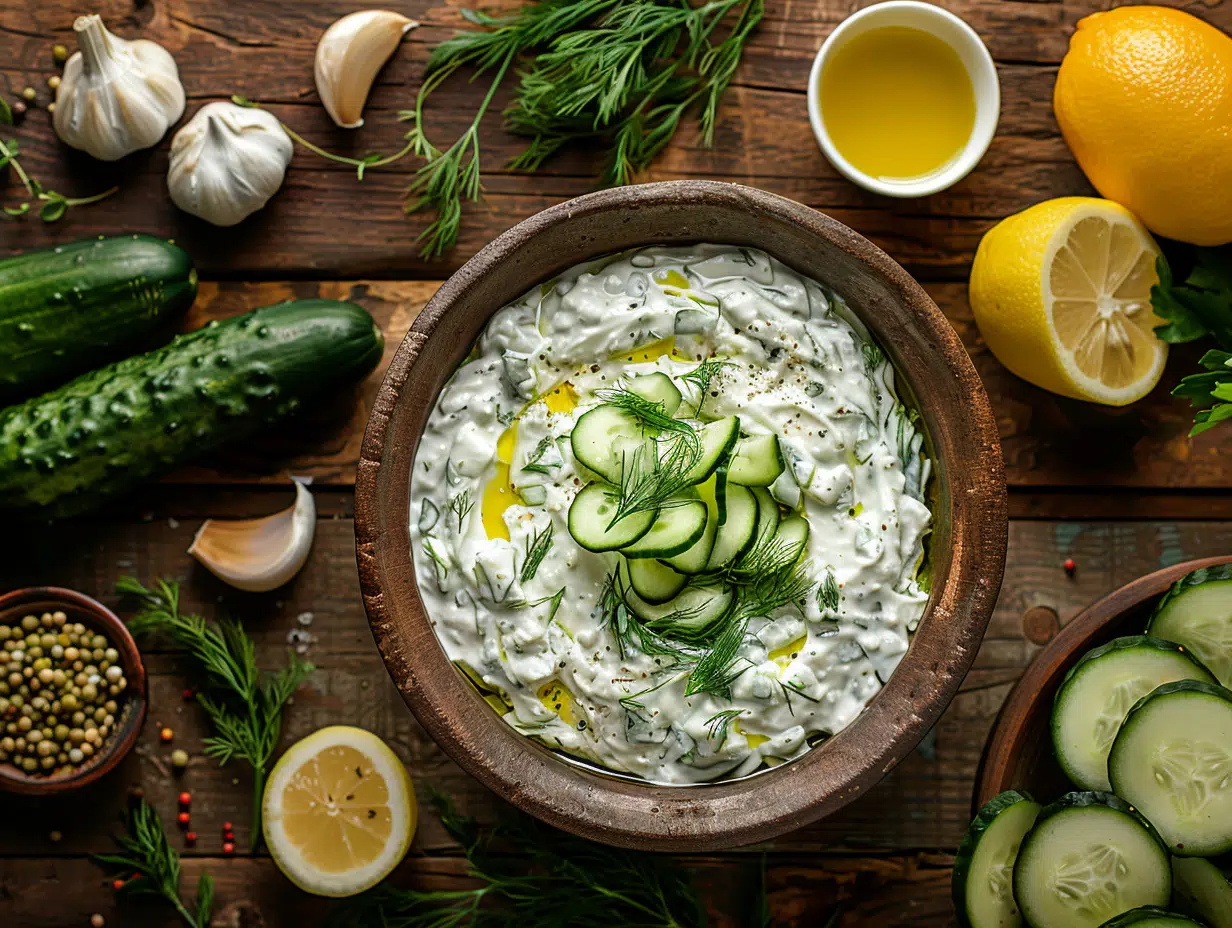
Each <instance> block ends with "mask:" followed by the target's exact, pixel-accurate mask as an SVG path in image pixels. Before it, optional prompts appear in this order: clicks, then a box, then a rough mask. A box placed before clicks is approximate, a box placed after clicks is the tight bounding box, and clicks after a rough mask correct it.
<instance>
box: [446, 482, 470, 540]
mask: <svg viewBox="0 0 1232 928" xmlns="http://www.w3.org/2000/svg"><path fill="white" fill-rule="evenodd" d="M474 508H475V503H474V502H473V501H472V500H471V491H470V488H469V487H467V488H465V489H463V490H462V492H461V493H459V494H458V495H457V496H455V497H453V498H452V499H450V500H449V511H450V512H452V513H453V517H454V521H455V522H456V523H457V525H458V531H459V532H460V531H462V522H463V521H464V520H465V519H466V517H467V516H468V515H470V514H471V510H472V509H474Z"/></svg>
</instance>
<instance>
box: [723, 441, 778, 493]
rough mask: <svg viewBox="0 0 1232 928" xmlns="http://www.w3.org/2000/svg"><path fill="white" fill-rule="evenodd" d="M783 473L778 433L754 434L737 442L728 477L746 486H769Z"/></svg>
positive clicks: (733, 481)
mask: <svg viewBox="0 0 1232 928" xmlns="http://www.w3.org/2000/svg"><path fill="white" fill-rule="evenodd" d="M781 473H783V452H782V450H780V448H779V437H778V436H777V435H754V436H753V437H752V438H743V439H741V440H740V441H738V442H737V443H736V447H735V450H734V451H732V459H731V466H730V467H729V468H728V472H727V479H728V480H730V481H731V482H732V483H738V484H740V485H741V486H746V487H768V486H770V484H772V483H774V481H776V480H778V479H779V474H781Z"/></svg>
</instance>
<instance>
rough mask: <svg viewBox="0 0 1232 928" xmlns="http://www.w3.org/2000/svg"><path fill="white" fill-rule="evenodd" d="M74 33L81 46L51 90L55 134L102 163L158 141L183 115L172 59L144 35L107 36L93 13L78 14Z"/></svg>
mask: <svg viewBox="0 0 1232 928" xmlns="http://www.w3.org/2000/svg"><path fill="white" fill-rule="evenodd" d="M73 31H74V32H76V33H77V43H78V44H79V45H80V46H81V50H80V51H78V52H75V53H74V54H73V56H72V57H71V58H69V60H68V62H67V63H66V64H65V66H64V74H63V75H62V76H61V77H60V86H59V87H58V88H57V89H56V112H55V120H54V123H53V124H54V125H55V129H56V135H58V136H60V138H61V139H62V140H63V141H64V143H65V144H66V145H70V146H72V147H73V148H79V149H81V150H82V151H85V152H88V153H90V154H91V155H93V156H94V157H95V158H98V159H99V160H101V161H116V160H118V159H120V158H123V157H124V156H125V155H128V154H131V153H132V152H135V151H139V150H140V149H142V148H150V147H151V146H153V145H157V144H158V143H159V141H160V140H161V139H162V137H163V136H164V135H166V134H167V129H168V128H170V127H171V125H172V124H173V123H174V122H175V121H176V120H177V119H179V118H180V117H181V116H182V115H184V85H183V84H181V83H180V72H179V69H178V68H177V67H176V65H175V59H174V58H172V57H171V54H170V53H169V52H168V51H167V50H166V49H165V48H163V47H162V46H161V45H158V44H157V43H155V42H151V41H149V40H148V39H136V40H134V41H129V40H127V39H121V38H120V37H119V36H115V35H112V34H111V33H110V32H108V31H107V29H106V27H105V26H103V20H102V18H101V17H99V16H97V15H90V16H79V17H78V18H77V20H76V22H74V23H73Z"/></svg>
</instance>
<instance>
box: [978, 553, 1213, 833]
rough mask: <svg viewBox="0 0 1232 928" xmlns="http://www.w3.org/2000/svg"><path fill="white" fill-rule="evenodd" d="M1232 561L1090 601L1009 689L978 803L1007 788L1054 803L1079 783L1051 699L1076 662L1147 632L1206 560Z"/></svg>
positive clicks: (1179, 570) (1179, 569)
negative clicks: (1070, 774)
mask: <svg viewBox="0 0 1232 928" xmlns="http://www.w3.org/2000/svg"><path fill="white" fill-rule="evenodd" d="M1228 563H1232V556H1227V557H1211V558H1205V559H1203V560H1198V561H1187V562H1185V563H1183V564H1175V565H1173V566H1172V567H1167V568H1164V569H1163V570H1157V571H1155V573H1153V574H1147V575H1146V576H1145V577H1139V578H1138V579H1137V580H1135V581H1133V582H1132V583H1127V584H1125V586H1123V587H1121V588H1120V589H1118V590H1116V591H1115V592H1112V593H1109V594H1108V595H1107V596H1105V597H1104V598H1103V599H1101V600H1099V601H1097V602H1096V603H1094V604H1093V605H1091V606H1088V607H1087V608H1086V609H1084V610H1083V611H1082V612H1080V613H1078V615H1077V616H1075V617H1074V618H1073V620H1071V621H1070V623H1069V624H1068V625H1066V626H1065V628H1063V629H1061V631H1060V633H1059V634H1058V635H1057V636H1056V637H1055V638H1053V639H1052V641H1050V642H1049V643H1048V646H1047V647H1046V648H1044V650H1043V651H1041V652H1040V653H1039V654H1038V655H1037V656H1036V658H1035V660H1033V661H1032V662H1031V665H1030V666H1029V667H1028V668H1027V670H1026V672H1025V673H1024V674H1023V675H1022V677H1021V679H1019V681H1018V683H1017V685H1016V686H1015V687H1014V689H1013V690H1012V691H1011V692H1010V695H1009V698H1007V699H1006V701H1005V705H1003V706H1002V707H1001V712H1000V714H999V715H998V716H997V721H996V724H995V725H994V726H993V729H992V733H991V734H990V735H989V737H988V745H987V747H985V749H984V755H983V758H982V760H981V762H980V770H979V774H978V775H977V777H976V790H975V796H974V800H973V806H974V809H975V810H977V811H978V810H979V809H980V808H981V807H983V805H984V804H985V803H986V802H988V800H990V799H992V798H993V797H994V796H996V795H997V794H998V793H1002V792H1005V790H1007V789H1017V790H1025V791H1026V792H1028V793H1030V794H1031V796H1032V797H1033V798H1035V799H1037V800H1039V801H1041V802H1049V801H1051V800H1053V799H1056V798H1057V797H1059V796H1061V795H1063V794H1065V793H1067V792H1069V791H1070V790H1072V789H1073V788H1074V787H1073V786H1071V785H1070V784H1069V781H1068V780H1067V779H1066V777H1065V774H1064V773H1062V771H1061V767H1060V765H1058V764H1057V761H1056V758H1055V757H1054V756H1053V751H1052V737H1051V735H1050V734H1049V731H1048V723H1049V719H1050V718H1051V717H1052V702H1053V699H1054V697H1055V696H1056V694H1057V690H1058V689H1059V688H1060V686H1061V682H1062V681H1063V680H1064V679H1065V675H1066V674H1067V673H1068V672H1069V669H1070V668H1071V667H1073V666H1074V664H1076V663H1078V661H1079V660H1080V659H1081V658H1082V656H1083V655H1084V654H1086V653H1087V652H1088V651H1090V650H1091V649H1092V648H1097V647H1099V646H1100V645H1101V644H1105V643H1107V642H1109V641H1111V640H1112V639H1113V638H1119V637H1121V636H1122V635H1141V634H1142V633H1143V632H1144V630H1145V629H1146V623H1147V619H1149V618H1150V616H1151V612H1152V611H1153V610H1154V608H1155V604H1156V603H1157V602H1159V599H1160V597H1161V596H1163V595H1164V593H1166V592H1167V591H1168V587H1170V586H1172V584H1173V583H1175V582H1176V581H1177V580H1180V579H1181V577H1183V576H1185V575H1186V574H1188V573H1191V572H1193V571H1195V570H1197V569H1198V568H1200V567H1212V566H1214V565H1216V564H1228Z"/></svg>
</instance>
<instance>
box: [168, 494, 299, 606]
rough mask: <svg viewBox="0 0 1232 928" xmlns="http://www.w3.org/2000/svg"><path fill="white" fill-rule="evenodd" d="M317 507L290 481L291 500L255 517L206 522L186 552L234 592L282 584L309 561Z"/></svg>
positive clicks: (250, 590) (254, 591)
mask: <svg viewBox="0 0 1232 928" xmlns="http://www.w3.org/2000/svg"><path fill="white" fill-rule="evenodd" d="M316 524H317V507H316V503H314V502H313V499H312V494H311V493H310V492H308V488H307V487H306V486H304V484H302V483H301V482H299V481H298V480H297V481H295V502H294V503H293V504H292V505H291V506H290V507H289V508H287V509H284V510H282V512H276V513H274V514H273V515H272V516H264V517H262V518H260V519H227V520H218V519H206V521H205V524H203V525H202V526H201V528H200V529H199V530H198V531H197V535H196V537H195V538H193V543H192V545H191V546H190V547H189V549H188V553H189V554H191V555H192V556H193V557H195V558H196V559H197V560H198V561H200V562H201V563H202V564H204V565H205V567H206V568H208V569H209V571H210V572H211V573H212V574H214V576H216V577H217V578H218V579H219V580H222V581H223V582H224V583H228V584H230V585H231V586H233V587H235V588H236V589H238V590H246V591H247V592H249V593H265V592H268V591H269V590H273V589H276V588H277V587H280V586H282V585H283V584H284V583H287V582H288V581H289V580H290V579H291V578H292V577H294V576H295V575H296V574H297V573H299V571H300V569H301V568H302V567H303V566H304V562H305V561H307V560H308V552H309V550H310V549H311V548H312V536H313V534H314V533H315V532H316Z"/></svg>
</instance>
